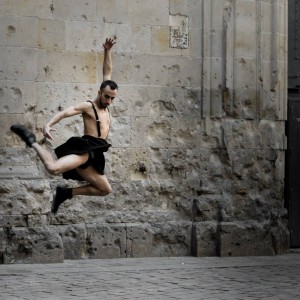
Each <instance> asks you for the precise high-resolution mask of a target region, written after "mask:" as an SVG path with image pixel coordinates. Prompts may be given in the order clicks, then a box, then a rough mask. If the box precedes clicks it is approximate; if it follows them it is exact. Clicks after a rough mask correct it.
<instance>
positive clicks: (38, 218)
mask: <svg viewBox="0 0 300 300" xmlns="http://www.w3.org/2000/svg"><path fill="white" fill-rule="evenodd" d="M49 210H50V205H49ZM27 223H28V227H44V226H47V225H49V224H50V217H49V215H46V214H45V215H42V214H35V215H28V216H27Z"/></svg>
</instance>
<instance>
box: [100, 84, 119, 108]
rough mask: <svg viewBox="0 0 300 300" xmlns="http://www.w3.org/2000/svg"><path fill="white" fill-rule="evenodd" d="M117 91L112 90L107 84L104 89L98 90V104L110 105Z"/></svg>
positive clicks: (102, 105)
mask: <svg viewBox="0 0 300 300" xmlns="http://www.w3.org/2000/svg"><path fill="white" fill-rule="evenodd" d="M117 94H118V91H117V90H112V89H111V88H110V87H109V85H107V86H106V87H105V88H104V89H102V90H100V91H99V95H100V99H99V104H100V106H101V107H102V108H106V107H108V106H109V105H111V103H112V101H113V100H114V99H115V97H116V96H117Z"/></svg>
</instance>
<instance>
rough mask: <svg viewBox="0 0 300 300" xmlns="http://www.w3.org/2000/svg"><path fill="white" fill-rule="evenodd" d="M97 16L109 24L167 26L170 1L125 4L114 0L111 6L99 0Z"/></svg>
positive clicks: (140, 1)
mask: <svg viewBox="0 0 300 300" xmlns="http://www.w3.org/2000/svg"><path fill="white" fill-rule="evenodd" d="M149 12H151V13H149ZM97 16H98V19H100V20H101V21H102V20H105V21H106V22H107V23H130V24H144V25H156V26H159V25H165V26H167V25H168V17H169V0H128V1H126V2H124V3H122V2H120V1H116V0H114V1H111V2H110V5H107V3H105V2H103V1H101V0H97Z"/></svg>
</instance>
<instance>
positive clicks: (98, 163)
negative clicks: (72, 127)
mask: <svg viewBox="0 0 300 300" xmlns="http://www.w3.org/2000/svg"><path fill="white" fill-rule="evenodd" d="M110 146H111V144H109V143H107V142H106V140H103V139H101V138H96V137H93V136H90V135H84V136H83V137H71V138H70V139H68V140H67V141H66V142H65V143H64V144H62V145H60V146H58V147H57V148H55V150H54V151H55V154H56V156H57V157H58V158H61V157H63V156H66V155H69V154H84V153H89V159H88V161H87V162H86V163H84V164H83V165H81V166H80V167H79V168H82V169H86V168H87V167H88V166H90V165H92V166H93V167H94V168H95V170H96V171H97V172H98V173H99V174H101V175H104V169H105V157H104V154H103V152H106V151H108V149H109V147H110ZM62 176H63V178H64V179H73V180H79V181H84V179H83V178H82V177H81V176H80V175H79V174H78V173H77V171H76V169H73V170H70V171H67V172H65V173H63V174H62Z"/></svg>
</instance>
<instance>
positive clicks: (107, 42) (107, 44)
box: [103, 37, 117, 50]
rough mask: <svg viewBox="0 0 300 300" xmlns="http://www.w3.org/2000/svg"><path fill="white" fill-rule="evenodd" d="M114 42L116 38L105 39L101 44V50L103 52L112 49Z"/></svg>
mask: <svg viewBox="0 0 300 300" xmlns="http://www.w3.org/2000/svg"><path fill="white" fill-rule="evenodd" d="M116 40H117V38H116V37H114V38H107V39H106V40H105V43H104V44H103V48H104V49H105V50H110V49H111V48H112V46H113V45H114V44H115V43H116V42H117V41H116Z"/></svg>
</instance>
